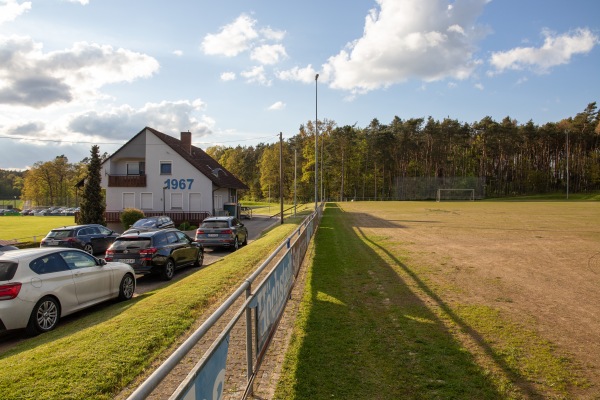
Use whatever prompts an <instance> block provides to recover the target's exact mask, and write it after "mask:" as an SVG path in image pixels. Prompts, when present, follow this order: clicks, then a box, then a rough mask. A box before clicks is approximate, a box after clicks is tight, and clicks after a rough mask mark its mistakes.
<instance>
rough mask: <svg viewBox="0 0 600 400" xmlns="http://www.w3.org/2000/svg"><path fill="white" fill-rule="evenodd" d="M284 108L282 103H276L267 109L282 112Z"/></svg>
mask: <svg viewBox="0 0 600 400" xmlns="http://www.w3.org/2000/svg"><path fill="white" fill-rule="evenodd" d="M284 108H285V103H284V102H283V101H277V102H275V103H273V104H271V106H270V107H269V108H268V109H269V111H277V110H283V109H284Z"/></svg>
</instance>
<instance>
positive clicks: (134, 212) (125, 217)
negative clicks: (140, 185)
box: [120, 208, 145, 229]
mask: <svg viewBox="0 0 600 400" xmlns="http://www.w3.org/2000/svg"><path fill="white" fill-rule="evenodd" d="M144 217H145V215H144V212H143V211H142V210H138V209H137V208H126V209H124V210H123V212H122V213H121V217H120V219H121V224H123V228H125V229H129V227H130V226H131V225H133V224H134V222H135V221H137V220H138V219H141V218H144Z"/></svg>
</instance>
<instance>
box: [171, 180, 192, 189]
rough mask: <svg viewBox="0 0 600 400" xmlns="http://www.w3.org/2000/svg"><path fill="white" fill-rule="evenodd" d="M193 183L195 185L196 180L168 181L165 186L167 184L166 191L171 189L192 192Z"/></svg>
mask: <svg viewBox="0 0 600 400" xmlns="http://www.w3.org/2000/svg"><path fill="white" fill-rule="evenodd" d="M192 183H194V180H193V179H192V178H188V179H175V178H173V179H167V180H166V181H165V182H164V184H165V189H170V190H177V189H179V190H186V189H188V190H192Z"/></svg>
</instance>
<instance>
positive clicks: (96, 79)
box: [0, 36, 159, 108]
mask: <svg viewBox="0 0 600 400" xmlns="http://www.w3.org/2000/svg"><path fill="white" fill-rule="evenodd" d="M0 48H2V49H3V56H2V58H3V60H2V62H1V63H0V104H11V105H24V106H28V107H33V108H42V107H46V106H48V105H50V104H53V103H57V102H59V103H60V102H67V103H68V102H72V101H74V100H80V99H86V98H88V99H89V98H98V97H101V95H100V94H99V93H97V90H98V89H99V88H101V87H102V86H104V85H107V84H110V83H117V82H132V81H133V80H135V79H137V78H147V77H150V76H152V75H153V74H154V73H155V72H157V71H158V68H159V64H158V62H157V61H156V60H155V59H154V58H152V57H150V56H147V55H145V54H141V53H136V52H133V51H130V50H125V49H121V48H120V49H114V48H112V47H111V46H106V45H99V44H95V43H87V42H79V43H75V44H74V45H73V46H72V47H71V48H70V49H65V50H60V51H54V52H48V53H44V52H43V46H42V45H41V44H40V43H37V42H34V41H33V40H32V39H31V38H28V37H22V36H9V37H7V36H0Z"/></svg>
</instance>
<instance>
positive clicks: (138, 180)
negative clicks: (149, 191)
mask: <svg viewBox="0 0 600 400" xmlns="http://www.w3.org/2000/svg"><path fill="white" fill-rule="evenodd" d="M108 187H146V175H109V176H108Z"/></svg>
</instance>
